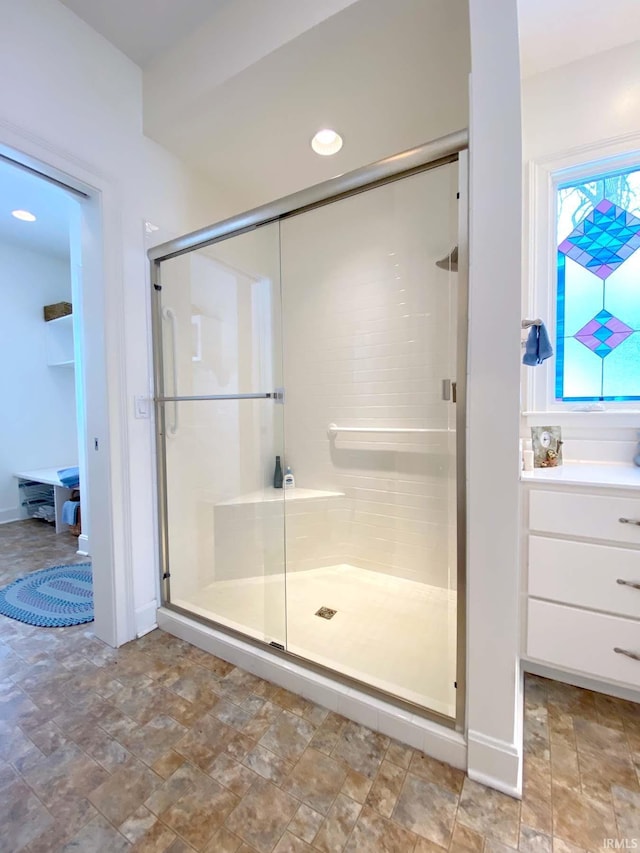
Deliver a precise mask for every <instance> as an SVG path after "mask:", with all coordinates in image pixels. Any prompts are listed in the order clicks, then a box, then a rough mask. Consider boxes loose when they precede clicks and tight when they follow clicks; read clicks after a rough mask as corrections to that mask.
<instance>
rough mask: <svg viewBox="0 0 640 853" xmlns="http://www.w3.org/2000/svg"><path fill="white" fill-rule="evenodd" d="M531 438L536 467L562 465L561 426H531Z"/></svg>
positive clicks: (534, 465)
mask: <svg viewBox="0 0 640 853" xmlns="http://www.w3.org/2000/svg"><path fill="white" fill-rule="evenodd" d="M531 440H532V443H533V467H534V468H557V467H558V466H559V465H562V430H561V428H560V427H559V426H536V427H531Z"/></svg>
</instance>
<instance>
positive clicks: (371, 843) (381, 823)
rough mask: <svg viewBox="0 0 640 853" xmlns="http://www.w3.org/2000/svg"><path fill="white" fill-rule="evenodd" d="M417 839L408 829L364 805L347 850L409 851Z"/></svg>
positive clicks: (351, 852) (363, 852) (353, 852)
mask: <svg viewBox="0 0 640 853" xmlns="http://www.w3.org/2000/svg"><path fill="white" fill-rule="evenodd" d="M417 840H418V839H417V836H415V835H414V834H413V833H412V832H410V831H409V830H408V829H405V828H404V827H401V826H398V824H397V823H394V822H393V821H390V820H386V819H385V818H383V817H382V816H381V815H380V814H378V812H376V811H374V810H373V809H371V808H369V807H368V806H364V808H363V809H362V812H361V813H360V816H359V817H358V820H357V822H356V825H355V827H354V829H353V831H352V833H351V836H350V838H349V841H348V842H347V846H346V848H345V850H346V851H347V853H379V851H385V853H407V851H411V850H413V849H414V845H415V844H416V841H417Z"/></svg>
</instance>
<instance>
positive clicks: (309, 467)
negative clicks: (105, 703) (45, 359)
mask: <svg viewBox="0 0 640 853" xmlns="http://www.w3.org/2000/svg"><path fill="white" fill-rule="evenodd" d="M465 148H466V133H459V134H454V135H452V136H451V137H446V138H444V139H442V140H436V141H435V142H433V143H430V144H428V145H426V146H422V147H421V148H419V149H414V150H412V151H409V152H405V153H404V154H401V155H398V156H397V157H394V158H389V159H388V160H384V161H381V162H380V163H377V164H374V165H373V166H370V167H366V168H365V169H361V170H358V171H357V172H353V173H350V174H348V175H345V176H342V177H340V178H336V179H333V180H332V181H329V182H327V183H326V184H322V185H318V186H317V187H312V188H311V189H310V190H306V191H304V192H302V193H298V194H296V195H294V196H290V197H288V198H285V199H282V200H281V201H279V202H276V203H274V204H273V205H267V206H265V207H264V208H258V209H257V210H255V211H250V212H249V213H248V214H245V215H243V216H240V217H235V218H234V219H232V220H228V221H226V222H223V223H220V224H219V225H217V226H213V227H212V228H210V229H204V230H203V231H202V232H196V233H194V234H191V235H186V236H185V237H183V238H179V239H178V240H174V241H171V242H170V243H166V244H163V245H162V246H159V247H156V248H155V249H152V250H150V252H149V255H150V257H151V262H152V284H153V300H154V305H153V312H154V313H153V316H154V362H155V383H156V397H155V399H156V427H157V450H158V452H157V457H158V485H159V516H160V524H159V530H160V540H161V541H160V562H161V570H162V594H163V605H164V606H165V607H168V608H171V609H174V610H177V611H179V612H181V613H183V614H188V615H190V616H192V617H193V618H195V619H198V620H201V621H205V622H206V623H208V624H211V625H214V626H216V627H218V628H221V629H223V630H225V631H228V632H235V633H237V634H240V635H241V636H242V637H243V638H247V639H249V640H250V641H251V642H254V643H257V644H267V645H269V646H270V647H271V648H272V649H274V650H275V651H276V653H278V654H285V655H292V656H295V658H296V659H297V660H298V661H300V660H302V661H304V662H305V663H306V664H308V665H309V666H311V667H314V668H319V669H321V670H322V671H324V672H327V671H329V672H330V673H331V674H333V675H335V676H336V677H338V678H341V679H347V680H348V681H349V682H350V683H354V684H357V685H358V686H360V687H362V688H363V689H365V690H368V691H371V692H373V693H378V694H383V695H384V696H385V698H391V699H392V700H393V701H396V702H399V703H402V704H406V705H408V706H410V707H411V709H412V710H414V711H415V710H418V711H419V712H420V713H424V714H426V715H428V716H433V717H435V718H437V719H438V720H440V721H444V722H446V723H448V724H449V725H454V724H456V723H457V725H458V726H460V725H461V724H462V713H463V707H464V577H465V573H464V563H465V554H464V545H465V537H464V529H465V521H464V506H465V496H464V454H465V405H464V401H465V374H466V304H467V292H466V267H465V258H466V217H467V202H466V151H465V150H464V149H465ZM454 248H455V253H454V252H453V250H454ZM278 466H279V468H280V470H281V471H282V472H286V471H287V469H289V468H290V469H291V472H292V474H293V478H294V484H293V485H291V486H289V485H288V484H287V482H286V479H287V478H285V483H284V486H285V487H284V488H283V487H280V478H279V477H278V476H277V471H276V469H277V467H278Z"/></svg>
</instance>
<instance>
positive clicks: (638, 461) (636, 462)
mask: <svg viewBox="0 0 640 853" xmlns="http://www.w3.org/2000/svg"><path fill="white" fill-rule="evenodd" d="M638 438H639V439H640V432H639V433H638ZM633 463H634V465H637V466H638V467H639V468H640V441H639V442H638V452H637V453H636V455H635V456H634V457H633Z"/></svg>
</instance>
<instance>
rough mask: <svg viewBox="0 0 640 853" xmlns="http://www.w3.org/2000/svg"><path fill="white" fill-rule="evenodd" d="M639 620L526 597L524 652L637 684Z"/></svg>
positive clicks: (639, 671)
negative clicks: (616, 650)
mask: <svg viewBox="0 0 640 853" xmlns="http://www.w3.org/2000/svg"><path fill="white" fill-rule="evenodd" d="M614 648H619V649H624V650H627V651H629V652H631V653H633V654H637V655H638V656H640V622H636V621H634V620H632V619H624V618H622V617H621V616H606V615H604V614H603V613H592V612H590V611H588V610H579V609H578V608H576V607H566V606H565V605H562V604H550V603H549V602H546V601H536V600H535V599H530V600H529V611H528V624H527V656H528V657H530V658H534V659H535V660H539V661H543V662H545V663H549V664H552V665H554V666H559V667H561V668H563V669H573V670H577V671H578V672H582V673H585V674H586V675H592V676H594V677H596V678H601V679H604V680H607V681H610V680H611V681H621V682H623V683H624V684H629V685H632V686H633V687H640V660H634V659H633V658H631V657H628V656H626V655H623V654H619V653H616V652H614Z"/></svg>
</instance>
